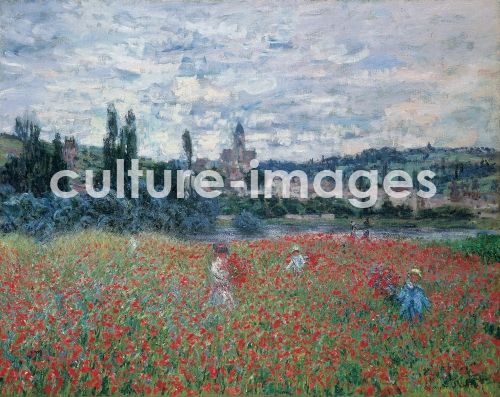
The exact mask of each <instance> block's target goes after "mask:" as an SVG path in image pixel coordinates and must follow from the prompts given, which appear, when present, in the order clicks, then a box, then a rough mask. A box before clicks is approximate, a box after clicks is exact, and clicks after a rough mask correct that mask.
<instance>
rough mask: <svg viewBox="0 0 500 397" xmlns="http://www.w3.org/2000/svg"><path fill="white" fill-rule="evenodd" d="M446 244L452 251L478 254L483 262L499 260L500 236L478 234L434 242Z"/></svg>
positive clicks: (468, 254)
mask: <svg viewBox="0 0 500 397" xmlns="http://www.w3.org/2000/svg"><path fill="white" fill-rule="evenodd" d="M434 244H439V245H447V246H449V247H450V248H451V249H452V251H455V252H461V253H464V254H465V255H467V256H472V255H478V256H479V257H481V259H482V260H483V261H484V262H485V263H495V262H500V236H499V235H492V234H480V235H479V236H477V237H469V238H466V239H464V240H455V241H441V242H439V243H434Z"/></svg>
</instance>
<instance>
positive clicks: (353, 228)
mask: <svg viewBox="0 0 500 397" xmlns="http://www.w3.org/2000/svg"><path fill="white" fill-rule="evenodd" d="M357 230H358V225H356V222H354V221H351V237H356V231H357Z"/></svg>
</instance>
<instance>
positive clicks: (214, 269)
mask: <svg viewBox="0 0 500 397" xmlns="http://www.w3.org/2000/svg"><path fill="white" fill-rule="evenodd" d="M213 249H214V253H215V260H214V261H213V262H212V265H211V266H210V273H211V274H212V276H213V279H214V282H213V286H212V292H211V296H210V303H211V304H212V305H214V306H219V305H223V306H226V307H228V308H231V309H232V308H234V307H235V306H236V304H235V302H234V298H233V293H232V291H231V274H230V272H229V262H228V256H229V248H228V247H227V245H226V244H223V243H221V244H214V246H213Z"/></svg>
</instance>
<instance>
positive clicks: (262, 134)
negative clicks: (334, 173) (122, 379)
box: [0, 0, 500, 160]
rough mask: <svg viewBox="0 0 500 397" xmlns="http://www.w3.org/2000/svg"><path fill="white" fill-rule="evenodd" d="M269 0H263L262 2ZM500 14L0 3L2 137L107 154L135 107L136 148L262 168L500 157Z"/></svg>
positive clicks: (388, 5)
mask: <svg viewBox="0 0 500 397" xmlns="http://www.w3.org/2000/svg"><path fill="white" fill-rule="evenodd" d="M271 3H272V4H271ZM499 37H500V6H499V3H497V2H496V1H495V0H477V1H467V2H462V1H456V0H450V1H428V0H425V1H415V2H407V1H404V2H399V1H393V0H391V1H372V2H365V1H363V2H361V1H359V2H358V1H349V2H337V1H314V2H305V1H300V2H299V1H280V2H269V1H255V0H254V1H248V2H247V1H217V2H204V1H200V2H172V1H168V2H161V1H153V0H151V1H145V0H136V1H81V2H79V1H54V0H48V1H43V2H42V1H37V2H26V3H25V2H22V1H5V0H2V1H0V50H1V51H0V131H4V132H11V131H12V130H13V126H14V120H15V117H16V116H18V115H23V114H26V113H28V114H35V115H36V116H35V117H36V118H37V119H38V120H39V121H40V123H41V125H42V127H43V130H42V131H43V136H44V137H45V138H46V139H52V137H53V136H54V134H55V132H56V131H58V132H60V133H61V134H62V135H66V136H75V137H76V139H77V141H78V142H80V143H81V144H88V145H102V139H103V137H104V135H105V132H106V130H105V122H106V107H107V104H108V103H111V102H113V103H114V104H115V106H116V108H117V110H118V112H119V113H120V119H121V122H122V123H124V117H125V114H126V112H127V110H128V109H130V108H132V109H133V110H134V112H135V114H136V117H137V120H138V139H139V152H140V154H141V155H144V156H149V157H153V158H156V159H163V160H165V159H171V158H177V157H179V156H180V155H181V153H182V144H181V134H182V132H183V131H184V129H186V128H187V129H188V130H190V131H191V134H192V138H193V143H194V149H195V155H196V156H197V157H208V158H211V159H216V158H218V156H219V154H220V152H221V151H222V149H223V148H224V147H229V146H230V145H231V133H232V131H233V130H234V128H235V126H236V124H237V122H238V121H239V122H241V123H242V125H243V127H244V129H245V132H246V138H247V147H248V148H255V149H256V151H257V155H258V158H259V159H269V158H273V159H281V160H284V159H288V160H305V159H310V158H316V159H317V158H320V157H321V156H322V155H325V156H329V155H333V154H353V153H357V152H360V151H362V150H364V149H367V148H373V147H375V148H376V147H382V146H393V147H397V148H407V147H416V146H423V145H426V144H427V143H428V142H430V143H431V144H432V145H435V146H450V147H460V146H489V147H495V148H497V149H498V148H500V139H499V136H500V127H499V125H500V116H499V104H500V100H499V95H500V94H499V92H500V87H499V84H500V83H499V81H500V68H499V49H500V47H499Z"/></svg>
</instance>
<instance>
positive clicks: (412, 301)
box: [397, 269, 431, 321]
mask: <svg viewBox="0 0 500 397" xmlns="http://www.w3.org/2000/svg"><path fill="white" fill-rule="evenodd" d="M421 279H422V272H421V271H420V270H419V269H411V270H410V271H409V272H408V280H407V281H406V284H405V285H404V286H403V288H401V291H400V292H399V294H398V296H397V299H398V301H399V303H400V305H401V309H400V314H401V317H403V318H404V319H405V320H407V321H422V319H423V313H424V311H426V310H430V308H431V303H430V301H429V299H428V298H427V296H426V295H425V292H424V290H423V289H422V287H421V286H420V285H418V284H417V283H418V282H420V280H421Z"/></svg>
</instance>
